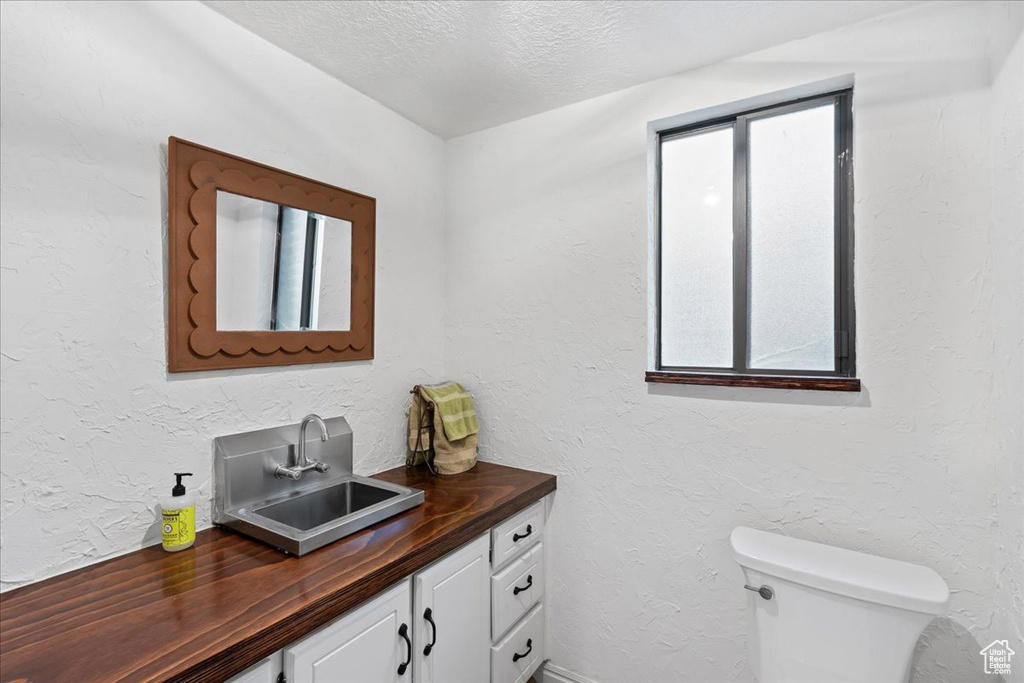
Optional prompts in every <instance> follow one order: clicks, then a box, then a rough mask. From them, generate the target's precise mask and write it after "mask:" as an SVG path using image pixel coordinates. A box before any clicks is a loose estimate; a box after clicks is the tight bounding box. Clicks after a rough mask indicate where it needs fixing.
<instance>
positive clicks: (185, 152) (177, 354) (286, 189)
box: [167, 137, 377, 372]
mask: <svg viewBox="0 0 1024 683" xmlns="http://www.w3.org/2000/svg"><path fill="white" fill-rule="evenodd" d="M167 147H168V167H167V182H168V213H169V217H168V261H169V264H168V265H169V268H168V288H169V292H168V294H169V311H168V325H169V330H168V332H169V334H168V345H167V368H168V371H170V372H194V371H198V370H221V369H230V368H255V367H266V366H273V365H299V364H304V363H336V362H339V361H353V360H369V359H371V358H373V284H374V282H373V280H374V261H375V253H374V244H375V231H376V212H377V209H376V205H377V203H376V200H375V199H374V198H373V197H367V196H365V195H361V194H357V193H355V192H350V191H348V190H343V189H341V188H340V187H334V186H332V185H327V184H324V183H320V182H317V181H315V180H311V179H309V178H304V177H302V176H298V175H295V174H293V173H288V172H287V171H282V170H280V169H277V168H273V167H271V166H266V165H264V164H260V163H257V162H255V161H249V160H247V159H242V158H240V157H236V156H233V155H231V154H225V153H224V152H218V151H216V150H213V149H210V148H208V147H203V146H202V145H197V144H195V143H192V142H187V141H185V140H180V139H178V138H175V137H171V138H170V139H169V140H168V144H167ZM218 190H223V191H226V192H231V193H233V194H236V195H242V196H245V197H251V198H253V199H258V200H262V201H266V202H273V203H276V204H279V205H281V206H286V207H292V208H295V209H303V210H306V211H310V212H315V213H318V214H322V215H324V216H332V217H335V218H339V219H342V220H345V221H348V222H350V223H351V225H352V266H351V267H352V286H351V308H350V311H351V314H350V315H351V318H350V325H349V329H348V330H344V331H330V330H323V331H321V330H312V331H273V330H258V331H234V330H231V331H227V330H218V329H217V307H216V304H217V299H216V286H217V253H216V250H217V191H218Z"/></svg>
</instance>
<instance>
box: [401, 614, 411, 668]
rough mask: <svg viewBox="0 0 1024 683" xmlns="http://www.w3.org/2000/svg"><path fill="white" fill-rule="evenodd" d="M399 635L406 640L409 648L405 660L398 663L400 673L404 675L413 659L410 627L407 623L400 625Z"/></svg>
mask: <svg viewBox="0 0 1024 683" xmlns="http://www.w3.org/2000/svg"><path fill="white" fill-rule="evenodd" d="M398 635H400V636H402V638H403V639H404V640H405V646H406V648H407V650H406V652H407V653H408V656H407V657H406V658H405V661H404V662H402V663H401V664H399V665H398V675H399V676H402V675H404V674H405V670H406V669H408V668H409V662H411V661H412V641H411V640H409V627H408V626H406V625H405V624H402V625H401V626H399V627H398Z"/></svg>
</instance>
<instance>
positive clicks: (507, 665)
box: [491, 604, 544, 683]
mask: <svg viewBox="0 0 1024 683" xmlns="http://www.w3.org/2000/svg"><path fill="white" fill-rule="evenodd" d="M542 661H544V605H542V604H541V605H537V606H536V607H534V608H533V609H532V610H531V611H530V613H529V614H527V615H526V616H525V617H524V618H523V620H522V621H520V622H519V624H518V625H516V627H515V628H513V629H512V632H511V633H509V634H508V635H507V636H505V638H504V639H503V640H502V641H501V642H500V643H498V644H497V645H495V646H494V647H492V648H491V683H525V682H526V681H527V680H529V678H530V676H531V675H533V673H534V672H535V671H536V670H537V667H539V666H540V663H541V662H542Z"/></svg>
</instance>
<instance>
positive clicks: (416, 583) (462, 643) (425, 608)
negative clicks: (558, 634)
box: [413, 536, 491, 683]
mask: <svg viewBox="0 0 1024 683" xmlns="http://www.w3.org/2000/svg"><path fill="white" fill-rule="evenodd" d="M489 555H490V543H489V542H488V538H487V536H482V537H480V538H478V539H477V540H475V541H473V542H472V543H469V544H468V545H465V546H463V547H462V548H460V549H459V550H456V551H455V552H453V553H451V554H450V555H447V556H446V557H444V558H442V559H441V560H439V561H438V562H436V563H435V564H433V565H431V566H430V567H427V568H426V569H424V570H423V571H421V572H419V573H418V574H416V576H415V577H414V578H413V621H414V623H415V626H416V628H415V629H414V632H415V635H416V648H415V651H414V652H413V664H414V666H413V674H414V675H413V679H414V680H415V681H416V683H480V682H481V681H487V679H488V678H489V677H490V676H489V671H490V663H491V662H490V653H489V646H490V644H491V643H490V638H489V637H488V634H489V633H490V628H491V601H490V579H491V567H490V557H489Z"/></svg>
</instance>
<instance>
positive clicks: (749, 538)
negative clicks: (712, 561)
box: [730, 527, 949, 614]
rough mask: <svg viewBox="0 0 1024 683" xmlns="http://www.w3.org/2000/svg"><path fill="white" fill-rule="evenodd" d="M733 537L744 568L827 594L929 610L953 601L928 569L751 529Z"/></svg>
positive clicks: (937, 611)
mask: <svg viewBox="0 0 1024 683" xmlns="http://www.w3.org/2000/svg"><path fill="white" fill-rule="evenodd" d="M730 541H731V542H732V552H733V557H735V558H736V561H737V562H738V563H739V564H740V566H743V567H747V568H748V569H754V570H756V571H759V572H762V573H764V574H769V575H771V576H777V577H779V578H780V579H785V580H786V581H792V582H793V583H798V584H801V585H804V586H810V587H812V588H817V589H819V590H823V591H827V592H829V593H835V594H837V595H845V596H847V597H850V598H855V599H857V600H865V601H867V602H874V603H877V604H880V605H889V606H891V607H898V608H900V609H906V610H911V611H914V612H923V613H925V614H942V613H943V612H945V611H946V604H947V602H948V601H949V588H948V587H947V586H946V582H945V581H943V580H942V577H941V576H939V575H938V574H936V573H935V571H934V570H932V569H929V568H928V567H922V566H920V565H916V564H910V563H909V562H900V561H899V560H890V559H888V558H885V557H877V556H875V555H868V554H867V553H859V552H856V551H854V550H846V549H845V548H836V547H833V546H830V545H824V544H822V543H813V542H811V541H803V540H800V539H798V538H790V537H789V536H782V535H780V534H773V533H768V532H766V531H756V530H754V529H748V528H747V527H736V528H735V529H733V532H732V535H731V536H730Z"/></svg>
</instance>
